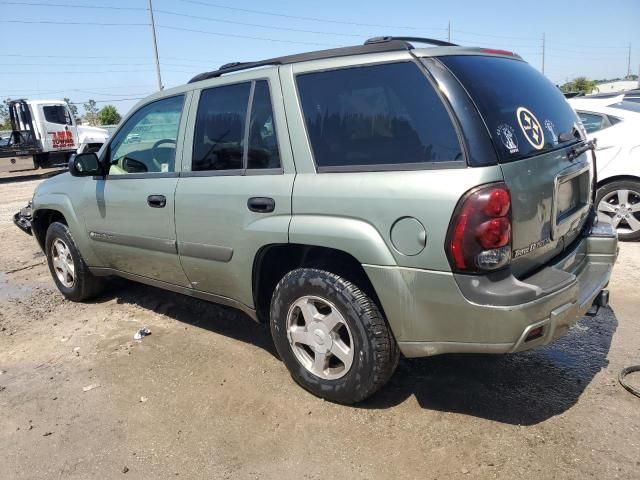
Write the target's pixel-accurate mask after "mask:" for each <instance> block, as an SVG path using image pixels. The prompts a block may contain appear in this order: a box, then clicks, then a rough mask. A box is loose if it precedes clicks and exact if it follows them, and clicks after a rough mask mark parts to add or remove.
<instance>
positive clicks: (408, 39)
mask: <svg viewBox="0 0 640 480" xmlns="http://www.w3.org/2000/svg"><path fill="white" fill-rule="evenodd" d="M393 40H400V41H402V42H417V43H426V44H429V45H435V46H437V47H458V46H459V45H458V44H457V43H451V42H445V41H444V40H436V39H435V38H424V37H373V38H370V39H368V40H367V41H366V42H364V44H365V45H372V44H375V43H385V42H391V41H393ZM409 45H411V44H409ZM411 47H413V45H411Z"/></svg>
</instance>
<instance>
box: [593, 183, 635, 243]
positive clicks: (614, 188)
mask: <svg viewBox="0 0 640 480" xmlns="http://www.w3.org/2000/svg"><path fill="white" fill-rule="evenodd" d="M596 205H598V220H600V221H607V222H610V223H611V224H612V225H613V226H614V227H615V229H616V230H617V231H618V238H619V239H620V240H622V241H633V240H640V182H638V181H634V180H621V181H615V182H611V183H608V184H606V185H604V186H603V187H601V188H600V189H599V190H598V196H597V199H596Z"/></svg>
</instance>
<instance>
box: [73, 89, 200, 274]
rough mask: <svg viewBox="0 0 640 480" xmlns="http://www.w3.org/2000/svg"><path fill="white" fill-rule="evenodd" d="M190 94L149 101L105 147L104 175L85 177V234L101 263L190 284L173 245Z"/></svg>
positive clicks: (117, 268)
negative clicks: (184, 113) (177, 189)
mask: <svg viewBox="0 0 640 480" xmlns="http://www.w3.org/2000/svg"><path fill="white" fill-rule="evenodd" d="M187 95H188V94H184V95H176V96H173V97H168V98H163V99H161V100H157V101H154V102H152V103H148V104H146V105H144V106H143V107H141V108H140V109H139V110H138V111H137V112H135V113H134V114H133V115H131V116H130V117H129V118H128V120H127V121H126V122H125V123H124V125H123V126H122V127H121V128H120V129H119V130H118V132H117V133H116V134H115V135H114V137H113V138H112V140H111V142H110V143H109V145H108V146H107V148H106V149H105V150H104V152H103V154H102V158H101V161H102V162H104V163H105V164H106V165H107V168H108V169H109V171H108V175H107V176H106V178H104V179H98V180H96V181H95V182H88V183H87V187H86V190H85V205H84V217H85V224H86V229H87V235H88V236H89V238H90V239H91V240H92V241H93V245H94V249H95V251H96V253H97V254H98V256H99V257H100V259H101V260H102V263H103V266H104V267H108V268H113V269H115V270H118V271H120V272H126V273H129V274H132V275H138V276H142V277H147V278H152V279H154V280H159V281H162V282H168V283H172V284H176V285H182V286H186V285H188V283H187V280H186V277H185V275H184V272H183V270H182V267H181V266H180V261H179V259H178V254H177V249H176V233H175V219H174V195H175V190H176V185H177V182H178V175H179V173H178V172H179V168H176V166H179V165H180V162H181V152H182V138H183V135H181V134H180V132H183V131H184V122H185V117H186V115H184V116H183V115H182V111H183V108H184V105H186V104H187V102H186V97H187Z"/></svg>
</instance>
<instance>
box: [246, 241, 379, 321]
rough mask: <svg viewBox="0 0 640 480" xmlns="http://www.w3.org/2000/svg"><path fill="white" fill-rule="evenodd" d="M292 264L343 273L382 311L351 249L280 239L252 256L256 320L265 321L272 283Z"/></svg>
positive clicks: (297, 266) (267, 317)
mask: <svg viewBox="0 0 640 480" xmlns="http://www.w3.org/2000/svg"><path fill="white" fill-rule="evenodd" d="M296 268H319V269H323V270H327V271H330V272H332V273H335V274H336V275H340V276H341V277H344V278H345V279H347V280H349V281H350V282H351V283H353V284H355V285H356V286H357V287H358V288H360V289H361V290H362V291H364V292H365V293H366V294H367V295H368V296H369V297H370V298H371V299H372V300H373V301H374V302H375V303H376V304H377V305H378V308H380V310H381V311H382V312H383V314H384V309H383V307H382V304H381V302H380V299H379V297H378V295H377V293H376V290H375V288H374V286H373V283H372V282H371V280H370V278H369V276H368V275H367V273H366V272H365V270H364V268H363V266H362V263H361V262H360V261H359V260H358V259H356V257H355V256H353V255H352V254H351V253H349V252H346V251H344V250H340V249H335V248H331V247H327V246H321V245H315V244H301V243H280V244H270V245H265V246H263V247H262V248H261V249H260V250H259V251H258V252H257V254H256V256H255V258H254V263H253V273H252V290H253V301H254V305H255V308H256V313H257V317H258V320H259V321H261V322H267V321H268V319H269V308H270V304H271V297H272V295H273V292H274V290H275V287H276V285H277V284H278V282H279V281H280V280H281V279H282V278H283V277H284V276H285V275H286V274H287V273H288V272H290V271H291V270H295V269H296Z"/></svg>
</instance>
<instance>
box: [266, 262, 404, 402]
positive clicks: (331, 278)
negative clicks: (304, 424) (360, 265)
mask: <svg viewBox="0 0 640 480" xmlns="http://www.w3.org/2000/svg"><path fill="white" fill-rule="evenodd" d="M305 296H312V297H318V298H320V299H322V300H326V301H328V302H330V303H331V304H333V305H334V306H335V307H336V308H337V310H338V311H339V313H340V314H341V315H342V317H343V318H344V321H345V323H346V325H347V326H348V329H349V330H350V332H351V337H352V345H351V347H352V348H353V361H352V364H351V366H350V368H349V369H348V371H347V372H346V373H345V374H344V375H343V376H342V377H340V378H338V379H331V380H329V379H324V378H321V377H319V376H317V375H315V374H313V373H312V372H311V371H309V370H308V369H307V368H306V367H305V366H303V365H302V363H301V362H300V361H298V359H297V358H296V355H295V353H294V351H293V349H292V346H291V344H290V342H289V336H288V333H287V316H288V313H289V309H290V308H291V306H292V305H293V304H294V303H295V302H296V301H297V300H299V299H300V298H302V297H305ZM271 334H272V336H273V341H274V343H275V346H276V349H277V350H278V353H279V354H280V358H281V359H282V361H283V362H284V364H285V365H286V367H287V369H288V370H289V372H290V373H291V376H292V377H293V379H294V380H295V381H296V382H297V383H298V384H299V385H300V386H302V387H303V388H304V389H306V390H308V391H309V392H311V393H312V394H314V395H316V396H318V397H321V398H324V399H326V400H329V401H332V402H337V403H344V404H352V403H356V402H359V401H361V400H364V399H365V398H367V397H369V396H371V395H372V394H373V393H375V392H376V391H377V390H378V389H380V388H381V387H382V386H383V385H384V384H385V383H387V381H388V380H389V379H390V378H391V376H392V375H393V372H394V371H395V369H396V366H397V365H398V359H399V358H400V351H399V349H398V346H397V344H396V341H395V339H394V338H393V335H392V333H391V331H390V329H389V327H388V326H387V323H386V321H385V319H384V317H383V315H382V313H381V312H380V309H379V308H378V306H377V305H376V303H375V302H374V301H373V300H371V299H370V298H369V297H368V296H367V295H366V294H365V293H364V292H363V291H362V290H360V289H359V288H358V287H357V286H356V285H354V284H353V283H351V282H349V281H348V280H346V279H344V278H343V277H340V276H338V275H336V274H334V273H331V272H328V271H324V270H318V269H313V268H300V269H297V270H293V271H291V272H289V273H288V274H287V275H285V276H284V278H283V279H282V280H280V282H279V283H278V285H277V286H276V289H275V291H274V294H273V297H272V300H271Z"/></svg>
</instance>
